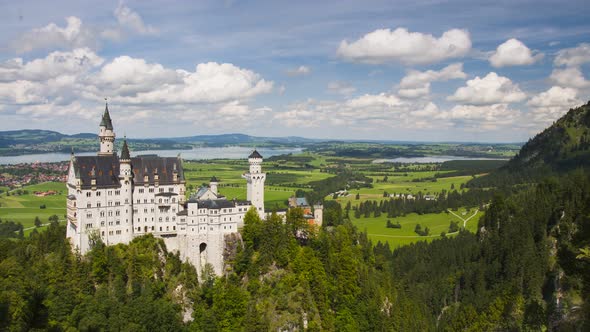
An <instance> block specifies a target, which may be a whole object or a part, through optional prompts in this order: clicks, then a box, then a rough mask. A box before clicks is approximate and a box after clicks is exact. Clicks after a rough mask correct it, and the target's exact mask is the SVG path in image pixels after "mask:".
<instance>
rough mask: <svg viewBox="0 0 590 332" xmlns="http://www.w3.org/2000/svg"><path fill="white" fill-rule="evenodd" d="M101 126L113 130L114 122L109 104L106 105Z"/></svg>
mask: <svg viewBox="0 0 590 332" xmlns="http://www.w3.org/2000/svg"><path fill="white" fill-rule="evenodd" d="M100 126H101V127H106V128H107V129H109V130H113V122H112V121H111V115H110V114H109V103H105V107H104V114H103V115H102V120H101V121H100Z"/></svg>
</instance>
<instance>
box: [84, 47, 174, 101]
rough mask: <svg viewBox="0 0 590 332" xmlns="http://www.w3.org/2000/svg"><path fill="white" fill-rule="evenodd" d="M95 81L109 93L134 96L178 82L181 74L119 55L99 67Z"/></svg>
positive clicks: (158, 65)
mask: <svg viewBox="0 0 590 332" xmlns="http://www.w3.org/2000/svg"><path fill="white" fill-rule="evenodd" d="M92 79H93V80H94V77H93V78H92ZM95 83H96V84H98V85H100V86H101V87H102V88H104V89H106V88H107V87H108V89H109V90H110V91H109V94H110V95H117V96H136V95H137V94H138V93H140V92H149V91H153V90H154V89H157V88H158V87H161V86H165V85H169V84H180V83H182V75H181V74H180V73H178V72H177V71H175V70H172V69H166V68H164V67H163V66H162V65H160V64H158V63H156V64H148V63H147V62H146V61H145V60H144V59H136V58H131V57H129V56H120V57H117V58H115V59H113V61H111V62H110V63H107V64H106V65H105V66H103V67H102V68H101V70H100V72H98V73H97V75H96V81H95Z"/></svg>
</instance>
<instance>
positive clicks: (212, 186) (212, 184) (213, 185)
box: [209, 176, 219, 195]
mask: <svg viewBox="0 0 590 332" xmlns="http://www.w3.org/2000/svg"><path fill="white" fill-rule="evenodd" d="M218 184H219V180H217V178H216V177H215V176H213V177H212V178H211V180H209V188H210V189H211V192H213V193H214V194H215V195H217V185H218Z"/></svg>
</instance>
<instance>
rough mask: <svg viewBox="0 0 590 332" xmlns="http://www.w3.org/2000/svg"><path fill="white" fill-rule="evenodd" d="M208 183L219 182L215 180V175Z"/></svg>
mask: <svg viewBox="0 0 590 332" xmlns="http://www.w3.org/2000/svg"><path fill="white" fill-rule="evenodd" d="M209 182H219V180H217V178H216V177H215V175H213V177H212V178H211V180H209Z"/></svg>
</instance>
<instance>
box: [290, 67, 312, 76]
mask: <svg viewBox="0 0 590 332" xmlns="http://www.w3.org/2000/svg"><path fill="white" fill-rule="evenodd" d="M310 73H311V68H309V67H308V66H299V67H297V68H293V69H289V70H287V75H289V76H305V75H309V74H310Z"/></svg>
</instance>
